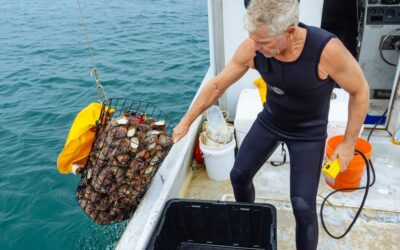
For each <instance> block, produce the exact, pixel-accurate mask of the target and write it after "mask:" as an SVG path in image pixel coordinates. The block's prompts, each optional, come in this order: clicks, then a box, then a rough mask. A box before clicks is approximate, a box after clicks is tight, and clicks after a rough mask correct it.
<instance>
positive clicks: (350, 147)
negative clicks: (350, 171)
mask: <svg viewBox="0 0 400 250" xmlns="http://www.w3.org/2000/svg"><path fill="white" fill-rule="evenodd" d="M353 157H354V144H353V143H348V142H345V141H342V142H341V143H339V144H338V145H337V146H336V149H335V151H334V152H333V155H332V156H331V158H330V159H329V160H330V161H334V160H335V159H336V158H338V159H339V164H340V172H343V171H345V170H346V169H347V167H348V165H349V163H350V161H351V160H352V159H353Z"/></svg>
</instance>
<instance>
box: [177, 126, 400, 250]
mask: <svg viewBox="0 0 400 250" xmlns="http://www.w3.org/2000/svg"><path fill="white" fill-rule="evenodd" d="M365 132H368V131H365ZM363 137H364V138H366V136H363ZM390 139H391V138H390V137H389V136H388V135H386V133H385V132H383V131H377V132H376V135H374V136H373V137H371V141H370V142H371V143H372V146H373V154H372V162H373V164H374V168H375V172H376V183H375V185H374V186H373V187H372V188H370V192H369V195H368V198H367V201H366V203H365V206H364V210H363V212H362V213H361V215H360V217H359V219H358V221H357V222H356V223H355V225H354V226H353V228H352V230H351V231H350V233H349V234H348V235H347V236H346V237H344V238H342V239H340V240H335V239H333V238H331V237H330V236H329V235H327V234H326V232H325V231H324V230H323V228H322V225H321V223H320V236H319V247H318V249H323V250H327V249H360V250H361V249H363V250H365V249H371V250H372V249H399V248H400V238H399V235H400V185H399V181H398V178H399V176H400V164H399V163H400V154H399V153H400V150H399V149H400V147H399V146H396V145H393V144H391V143H390ZM365 179H366V178H364V181H365ZM288 180H289V164H288V163H286V164H284V165H282V166H279V167H274V166H272V165H270V164H269V163H266V164H265V165H264V166H263V167H262V168H261V170H260V171H259V172H258V173H257V175H256V177H255V179H254V184H255V187H256V202H260V203H270V204H273V205H274V206H275V207H276V208H277V211H278V215H277V216H278V229H277V231H278V249H295V245H294V244H295V239H294V237H295V234H294V228H295V225H294V217H293V214H292V208H291V204H290V198H289V181H288ZM330 192H332V189H331V188H330V187H329V186H328V185H326V184H325V181H324V178H323V177H321V181H320V186H319V190H318V197H317V203H318V205H320V204H321V202H322V200H323V197H326V196H327V195H328V194H329V193H330ZM363 195H364V190H361V191H355V192H351V193H337V194H335V195H333V196H332V197H330V199H329V203H330V204H332V205H333V206H334V208H333V207H331V206H330V205H329V204H327V203H326V204H325V208H324V221H325V224H327V227H328V228H329V229H330V231H332V232H333V233H334V234H335V235H340V234H341V233H343V232H344V230H345V229H346V228H347V226H348V225H349V224H350V223H351V221H352V219H353V217H354V215H355V213H356V211H357V208H358V207H359V205H360V203H361V200H362V197H363ZM181 196H182V197H184V198H190V199H192V198H193V199H204V200H229V201H233V200H234V197H233V191H232V187H231V184H230V181H229V180H227V181H213V180H211V179H209V178H208V177H207V174H206V171H205V168H204V167H199V166H197V165H196V164H194V166H193V170H192V171H191V174H189V176H188V180H187V183H186V185H185V186H184V187H183V189H182V190H181ZM318 211H319V206H318Z"/></svg>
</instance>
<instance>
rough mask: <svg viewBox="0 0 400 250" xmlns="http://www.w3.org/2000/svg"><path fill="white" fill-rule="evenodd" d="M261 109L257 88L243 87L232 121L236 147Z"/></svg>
mask: <svg viewBox="0 0 400 250" xmlns="http://www.w3.org/2000/svg"><path fill="white" fill-rule="evenodd" d="M262 109H263V107H262V103H261V98H260V95H259V93H258V89H243V90H242V91H241V92H240V96H239V99H238V103H237V107H236V115H235V122H234V125H235V134H236V140H237V143H238V147H240V145H241V144H242V142H243V139H244V137H245V136H246V134H247V132H249V130H250V128H251V126H252V125H253V123H254V121H255V120H256V118H257V115H258V113H260V112H261V111H262Z"/></svg>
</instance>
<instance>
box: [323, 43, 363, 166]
mask: <svg viewBox="0 0 400 250" xmlns="http://www.w3.org/2000/svg"><path fill="white" fill-rule="evenodd" d="M322 61H323V62H324V63H323V65H324V67H323V68H324V69H325V70H326V73H328V75H329V76H330V77H331V78H332V79H333V80H335V81H336V82H337V83H338V84H339V86H340V87H341V88H343V89H344V90H346V91H347V92H348V93H349V95H350V100H349V107H348V109H349V112H348V121H347V126H346V132H345V135H344V141H343V142H342V143H341V144H342V145H338V147H337V148H336V150H335V152H334V154H333V155H332V159H335V158H337V157H339V162H340V164H341V165H343V166H342V168H341V169H342V171H343V170H344V169H346V168H347V165H348V163H349V162H350V160H351V159H352V158H353V156H354V155H353V154H354V147H355V145H356V142H357V138H358V135H359V133H360V130H361V126H362V124H363V122H364V119H365V116H366V114H367V112H368V104H369V87H368V82H367V80H366V79H365V77H364V74H363V72H362V70H361V67H360V65H359V64H358V62H357V61H356V60H355V59H354V57H353V56H352V55H351V54H350V52H349V51H348V50H347V49H346V48H345V47H344V46H343V44H342V42H340V41H339V39H337V38H334V39H332V40H331V41H329V42H328V44H327V46H326V47H325V49H324V51H323V53H322V55H321V62H322Z"/></svg>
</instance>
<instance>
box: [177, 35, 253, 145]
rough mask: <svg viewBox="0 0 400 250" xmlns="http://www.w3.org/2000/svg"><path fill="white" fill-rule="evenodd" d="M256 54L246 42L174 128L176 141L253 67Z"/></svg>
mask: <svg viewBox="0 0 400 250" xmlns="http://www.w3.org/2000/svg"><path fill="white" fill-rule="evenodd" d="M254 56H255V52H254V50H253V48H252V44H251V41H250V40H249V39H247V40H245V41H244V42H243V43H242V44H241V45H240V46H239V48H238V49H237V50H236V52H235V55H234V56H233V58H232V60H231V61H230V63H229V64H228V65H226V66H225V68H224V69H223V70H222V71H221V73H220V74H218V75H217V76H216V77H214V78H213V79H211V80H210V81H209V82H208V83H207V84H206V86H204V88H203V89H202V90H201V92H200V94H199V95H198V96H197V98H196V100H195V101H194V103H193V105H192V106H191V108H190V109H189V110H188V112H187V113H186V114H185V116H184V117H183V118H182V120H181V121H180V123H179V124H178V125H177V126H176V127H175V128H174V135H173V137H174V141H175V142H177V141H178V140H180V139H181V138H182V137H183V136H184V135H185V134H186V132H187V130H188V128H189V127H190V125H191V124H192V122H193V121H194V120H195V119H196V118H197V117H198V116H199V115H200V114H202V113H203V112H204V111H206V110H207V109H208V108H209V107H210V106H211V105H213V104H214V103H215V102H216V101H217V100H218V98H219V97H220V96H221V95H222V94H223V93H224V91H225V90H226V89H227V88H228V87H229V86H230V85H232V84H233V83H234V82H236V81H237V80H239V79H240V78H241V77H242V76H243V75H244V74H245V73H246V72H247V70H248V69H249V67H250V66H251V65H252V60H253V58H254Z"/></svg>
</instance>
